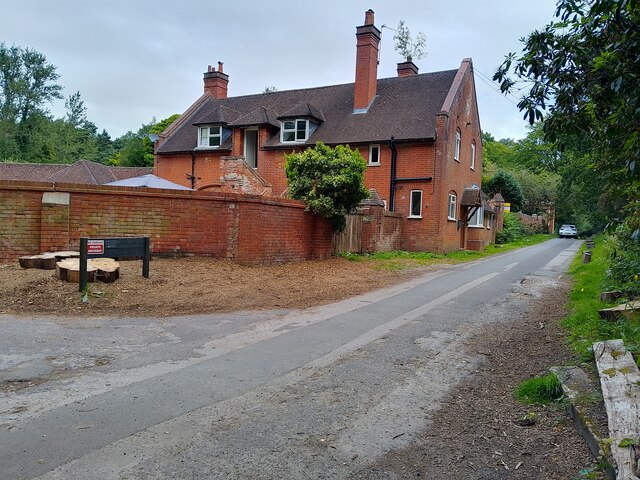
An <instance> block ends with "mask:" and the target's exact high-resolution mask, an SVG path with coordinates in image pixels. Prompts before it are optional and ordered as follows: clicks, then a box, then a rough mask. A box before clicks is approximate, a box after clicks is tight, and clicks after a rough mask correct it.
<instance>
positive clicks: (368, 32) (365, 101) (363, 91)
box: [353, 10, 382, 113]
mask: <svg viewBox="0 0 640 480" xmlns="http://www.w3.org/2000/svg"><path fill="white" fill-rule="evenodd" d="M381 35H382V33H381V32H380V30H378V29H377V28H376V27H375V25H374V24H373V10H367V11H366V12H365V14H364V25H362V26H360V27H356V86H355V92H354V97H353V112H354V113H366V111H367V110H368V109H369V106H370V105H371V102H373V99H374V98H375V96H376V84H377V82H378V49H379V46H380V37H381Z"/></svg>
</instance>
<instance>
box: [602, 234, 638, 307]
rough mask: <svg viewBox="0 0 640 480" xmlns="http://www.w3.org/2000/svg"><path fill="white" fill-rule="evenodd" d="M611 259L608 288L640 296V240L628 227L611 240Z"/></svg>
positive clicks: (608, 271) (608, 270)
mask: <svg viewBox="0 0 640 480" xmlns="http://www.w3.org/2000/svg"><path fill="white" fill-rule="evenodd" d="M609 243H610V245H609V246H610V249H611V258H610V260H609V267H608V268H607V283H608V287H609V288H610V289H613V290H621V291H623V292H625V293H626V294H628V295H631V296H636V295H640V240H639V239H637V238H635V239H634V236H633V235H632V232H631V231H630V229H629V228H628V227H626V226H620V227H619V228H618V229H617V231H616V233H615V235H613V236H611V238H610V239H609Z"/></svg>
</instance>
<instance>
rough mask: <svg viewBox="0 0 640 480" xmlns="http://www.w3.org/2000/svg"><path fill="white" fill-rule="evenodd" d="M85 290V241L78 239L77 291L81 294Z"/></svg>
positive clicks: (84, 239)
mask: <svg viewBox="0 0 640 480" xmlns="http://www.w3.org/2000/svg"><path fill="white" fill-rule="evenodd" d="M85 288H87V239H86V238H80V281H79V282H78V290H79V291H80V292H81V293H82V292H84V289H85Z"/></svg>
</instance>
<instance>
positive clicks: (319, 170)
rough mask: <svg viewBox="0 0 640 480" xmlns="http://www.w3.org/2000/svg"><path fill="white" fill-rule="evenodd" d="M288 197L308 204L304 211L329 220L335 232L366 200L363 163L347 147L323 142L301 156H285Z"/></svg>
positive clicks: (297, 154) (356, 154) (341, 228)
mask: <svg viewBox="0 0 640 480" xmlns="http://www.w3.org/2000/svg"><path fill="white" fill-rule="evenodd" d="M285 158H286V163H285V166H284V169H285V173H286V174H287V180H288V182H289V195H290V196H291V198H294V199H296V200H302V201H303V202H305V203H306V204H307V210H309V211H311V212H313V213H315V214H318V215H321V216H323V217H326V218H328V219H329V220H330V221H331V224H332V226H333V228H334V230H336V231H341V230H343V229H344V227H345V215H347V214H348V213H350V212H351V211H352V210H353V209H354V208H356V206H358V204H359V203H360V202H361V201H362V200H364V199H365V198H367V197H368V196H369V191H368V190H367V188H366V187H365V184H364V171H365V169H366V168H367V164H366V161H365V160H364V158H362V155H360V152H359V151H358V150H352V149H350V148H349V146H348V145H347V146H344V145H338V146H337V147H335V148H332V147H329V146H327V145H325V144H324V143H322V142H318V143H316V146H315V147H313V148H308V149H306V150H304V151H302V152H294V153H291V154H289V155H285Z"/></svg>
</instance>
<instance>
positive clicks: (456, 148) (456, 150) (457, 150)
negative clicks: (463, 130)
mask: <svg viewBox="0 0 640 480" xmlns="http://www.w3.org/2000/svg"><path fill="white" fill-rule="evenodd" d="M453 159H454V160H455V161H457V162H459V161H460V129H456V143H455V145H454V147H453Z"/></svg>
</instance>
